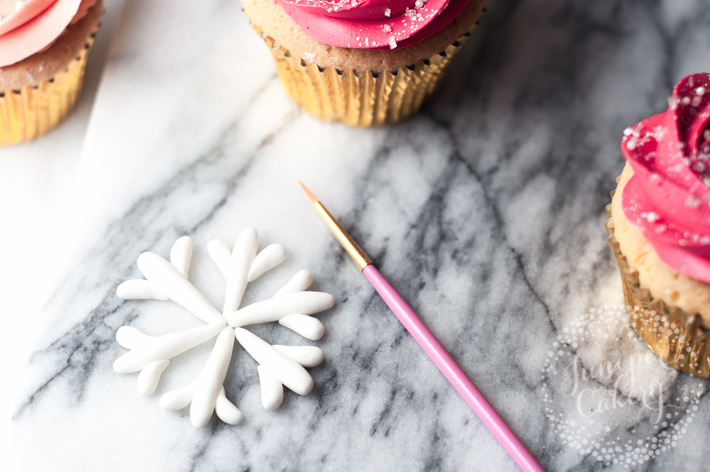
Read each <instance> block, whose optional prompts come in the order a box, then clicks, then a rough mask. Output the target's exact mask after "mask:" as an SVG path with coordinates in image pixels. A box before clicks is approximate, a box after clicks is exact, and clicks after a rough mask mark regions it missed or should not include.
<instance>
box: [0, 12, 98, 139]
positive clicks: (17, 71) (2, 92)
mask: <svg viewBox="0 0 710 472" xmlns="http://www.w3.org/2000/svg"><path fill="white" fill-rule="evenodd" d="M101 14H102V6H101V0H0V145H6V144H14V143H19V142H22V141H27V140H29V139H32V138H35V137H37V136H40V135H42V134H44V133H46V132H47V131H49V130H50V129H52V128H54V127H55V126H56V125H57V124H59V122H60V121H61V120H62V119H63V118H64V117H66V116H67V114H68V113H69V112H70V111H71V109H72V107H73V106H74V103H75V102H76V98H77V96H78V95H79V92H80V91H81V86H82V84H83V78H84V68H85V65H86V59H87V56H88V53H89V50H90V49H91V45H92V44H93V41H94V35H95V34H96V31H97V29H98V28H99V25H100V22H101Z"/></svg>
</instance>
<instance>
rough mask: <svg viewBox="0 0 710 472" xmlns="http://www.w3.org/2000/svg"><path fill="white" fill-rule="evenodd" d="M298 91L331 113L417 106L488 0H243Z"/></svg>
mask: <svg viewBox="0 0 710 472" xmlns="http://www.w3.org/2000/svg"><path fill="white" fill-rule="evenodd" d="M242 3H243V6H244V12H245V13H246V15H247V16H248V17H249V19H250V20H251V23H252V25H253V27H254V29H255V30H256V31H257V32H258V33H259V34H260V35H261V37H262V38H263V39H264V40H265V42H266V44H267V46H268V47H269V49H270V50H271V52H272V54H273V56H274V60H275V62H276V68H277V70H278V72H279V75H280V77H281V79H282V81H283V83H284V86H285V87H286V90H287V91H288V93H289V94H290V95H291V97H292V98H293V99H294V100H295V101H296V102H297V103H298V104H299V105H301V107H302V108H303V109H305V110H306V111H307V112H309V113H311V114H312V115H315V116H317V117H319V118H322V119H324V120H328V121H340V122H344V123H348V124H351V125H356V126H375V125H381V124H387V123H394V122H397V121H400V120H402V119H404V118H406V117H408V116H410V115H411V114H413V113H414V112H416V111H417V110H418V109H419V107H420V106H421V105H422V103H423V102H424V101H425V100H426V99H427V98H428V97H429V96H430V95H431V94H432V93H433V92H434V90H435V89H436V87H437V85H438V84H439V83H440V81H441V79H442V78H443V76H444V73H445V72H446V69H447V68H448V66H449V63H450V61H451V59H452V57H453V56H454V54H456V52H457V51H458V50H459V48H460V47H461V46H462V45H463V43H464V42H465V41H466V39H467V38H468V37H469V35H470V33H471V31H472V30H473V28H474V27H475V25H476V24H477V23H478V19H479V17H480V16H481V14H482V13H483V0H340V1H328V0H275V1H274V0H242Z"/></svg>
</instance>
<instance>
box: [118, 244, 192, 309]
mask: <svg viewBox="0 0 710 472" xmlns="http://www.w3.org/2000/svg"><path fill="white" fill-rule="evenodd" d="M192 248H193V242H192V238H190V237H189V236H183V237H181V238H178V240H177V241H175V244H173V247H172V249H171V250H170V263H171V264H172V265H173V267H175V269H177V271H178V272H180V273H181V274H182V275H183V277H185V278H187V274H188V271H189V270H190V262H191V261H192ZM116 294H117V295H118V296H119V297H120V298H123V299H124V300H149V299H155V300H169V298H168V296H167V295H165V293H163V292H162V291H161V290H160V289H159V288H158V287H156V286H155V284H152V283H151V282H149V281H147V280H144V279H134V280H127V281H125V282H123V283H122V284H121V285H119V286H118V287H117V288H116Z"/></svg>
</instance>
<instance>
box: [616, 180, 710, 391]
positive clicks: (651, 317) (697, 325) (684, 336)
mask: <svg viewBox="0 0 710 472" xmlns="http://www.w3.org/2000/svg"><path fill="white" fill-rule="evenodd" d="M613 195H614V192H612V197H613ZM606 210H607V213H608V214H609V217H610V218H609V219H608V220H607V221H606V223H604V226H605V227H606V230H607V232H608V233H609V246H611V250H612V251H613V253H614V257H615V258H616V263H617V264H618V265H619V271H620V272H621V282H622V285H623V289H624V301H625V303H626V309H627V310H628V312H629V318H630V321H631V326H632V327H633V329H634V331H636V333H637V334H638V335H639V336H641V339H643V341H644V342H645V343H646V345H647V346H648V347H649V348H650V349H651V351H653V352H654V353H655V354H656V355H658V356H659V357H660V358H661V359H662V360H663V361H664V362H666V363H667V364H668V365H670V366H671V367H674V368H676V369H678V370H680V371H681V372H685V373H686V374H690V375H692V376H695V377H700V378H703V379H707V378H710V332H709V331H708V330H707V329H706V328H705V326H704V325H703V319H702V317H701V316H700V314H699V313H695V314H693V315H689V314H687V313H685V312H683V311H682V310H680V309H679V308H671V307H668V306H667V305H666V304H665V303H664V302H663V300H656V299H654V298H653V297H652V296H651V293H650V292H649V290H648V289H645V288H641V287H640V285H639V274H638V272H637V271H634V270H632V269H631V267H630V266H629V264H628V261H627V259H626V256H624V255H623V254H622V252H621V250H620V249H619V243H618V242H617V240H616V238H615V237H614V222H613V220H612V219H611V205H608V206H607V207H606Z"/></svg>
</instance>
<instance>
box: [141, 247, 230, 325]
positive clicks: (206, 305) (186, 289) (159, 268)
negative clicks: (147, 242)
mask: <svg viewBox="0 0 710 472" xmlns="http://www.w3.org/2000/svg"><path fill="white" fill-rule="evenodd" d="M138 268H139V269H140V271H141V272H142V273H143V275H144V276H145V278H146V279H147V280H148V281H149V282H150V283H151V284H153V285H154V286H155V287H156V288H158V289H159V290H160V291H161V292H163V293H164V294H165V295H167V296H168V298H170V299H171V300H172V301H174V302H175V303H177V304H178V305H180V306H182V307H184V308H186V309H187V310H188V311H189V312H190V313H192V314H193V315H195V316H197V317H198V318H199V319H201V320H202V321H204V322H205V323H221V322H222V320H223V317H222V315H221V314H220V312H219V311H217V309H216V308H215V307H213V306H212V304H210V302H208V301H207V299H206V298H205V297H204V295H202V294H201V293H200V292H199V290H197V289H196V288H195V286H194V285H192V284H191V283H190V281H189V280H187V279H186V278H185V276H184V275H183V274H182V273H180V271H179V270H178V269H176V268H175V266H173V265H172V264H171V263H170V262H168V261H167V260H165V259H164V258H162V257H160V256H159V255H157V254H155V253H152V252H144V253H143V254H141V255H140V256H138Z"/></svg>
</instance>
